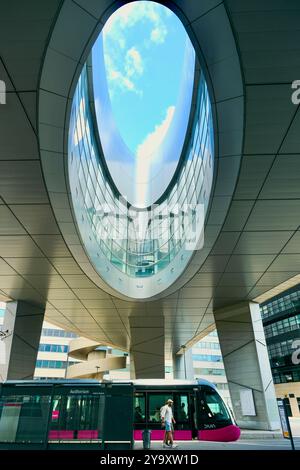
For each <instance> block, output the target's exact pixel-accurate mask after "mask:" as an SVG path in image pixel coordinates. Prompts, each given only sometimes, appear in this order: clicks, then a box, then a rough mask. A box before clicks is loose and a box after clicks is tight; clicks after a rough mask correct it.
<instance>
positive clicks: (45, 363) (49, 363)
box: [35, 359, 77, 369]
mask: <svg viewBox="0 0 300 470" xmlns="http://www.w3.org/2000/svg"><path fill="white" fill-rule="evenodd" d="M72 364H77V362H76V361H69V362H67V361H53V360H51V359H50V360H47V359H38V360H37V361H36V366H35V367H37V368H38V369H66V367H67V366H71V365H72Z"/></svg>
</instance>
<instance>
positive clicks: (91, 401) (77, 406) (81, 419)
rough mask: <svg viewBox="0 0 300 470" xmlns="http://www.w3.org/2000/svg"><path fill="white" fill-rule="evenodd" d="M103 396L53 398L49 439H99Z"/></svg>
mask: <svg viewBox="0 0 300 470" xmlns="http://www.w3.org/2000/svg"><path fill="white" fill-rule="evenodd" d="M104 400H105V397H104V395H102V394H101V395H100V394H78V395H77V394H76V395H56V396H54V398H53V402H52V404H53V406H52V415H51V429H50V433H49V439H89V440H91V439H100V438H101V436H102V432H103V419H104Z"/></svg>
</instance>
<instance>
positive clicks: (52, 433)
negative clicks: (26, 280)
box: [0, 380, 240, 450]
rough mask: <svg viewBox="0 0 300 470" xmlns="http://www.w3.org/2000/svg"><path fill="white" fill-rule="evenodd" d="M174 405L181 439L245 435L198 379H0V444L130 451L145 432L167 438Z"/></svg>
mask: <svg viewBox="0 0 300 470" xmlns="http://www.w3.org/2000/svg"><path fill="white" fill-rule="evenodd" d="M169 398H171V399H172V400H173V402H174V409H173V413H174V418H175V421H176V423H175V425H174V439H175V440H192V439H199V440H206V441H207V440H208V441H222V442H226V441H227V442H228V441H235V440H237V439H238V438H239V436H240V429H239V427H238V426H237V425H236V423H235V421H234V418H233V415H232V413H231V411H230V409H229V408H228V407H227V406H226V404H225V403H224V401H223V400H222V398H221V396H220V395H219V393H218V391H217V389H216V387H215V385H213V384H212V383H210V382H208V381H206V380H197V381H178V380H172V381H166V380H136V381H127V382H125V381H122V382H121V381H114V382H110V381H107V382H106V381H102V382H98V381H96V380H47V381H46V380H33V381H7V382H5V383H3V384H0V449H10V448H14V449H15V448H19V449H22V448H26V449H28V448H36V449H41V448H46V449H58V448H70V449H72V448H94V449H98V450H99V449H103V450H104V449H130V448H132V447H133V445H134V441H138V440H140V439H142V432H143V430H144V429H150V430H151V439H152V440H162V439H163V435H164V429H163V428H162V427H161V419H160V408H161V406H162V405H164V404H165V402H166V401H167V400H168V399H169Z"/></svg>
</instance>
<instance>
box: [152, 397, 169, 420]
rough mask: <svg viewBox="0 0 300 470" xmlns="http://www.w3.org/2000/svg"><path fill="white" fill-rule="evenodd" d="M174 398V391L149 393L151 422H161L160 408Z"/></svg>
mask: <svg viewBox="0 0 300 470" xmlns="http://www.w3.org/2000/svg"><path fill="white" fill-rule="evenodd" d="M169 398H171V400H173V399H174V397H173V394H172V393H165V394H160V393H151V394H149V412H148V420H149V422H150V423H160V409H161V407H162V406H164V405H165V404H166V401H167V400H168V399H169Z"/></svg>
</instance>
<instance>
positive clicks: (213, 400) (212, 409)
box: [199, 389, 230, 426]
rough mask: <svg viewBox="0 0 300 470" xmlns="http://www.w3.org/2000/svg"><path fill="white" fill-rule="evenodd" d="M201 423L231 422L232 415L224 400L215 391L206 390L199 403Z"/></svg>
mask: <svg viewBox="0 0 300 470" xmlns="http://www.w3.org/2000/svg"><path fill="white" fill-rule="evenodd" d="M199 412H200V416H201V422H203V423H204V426H205V423H210V422H211V423H223V422H224V421H225V422H226V421H229V420H230V415H229V413H228V411H227V409H226V407H225V405H224V403H223V400H222V399H221V397H220V396H219V394H218V393H217V392H216V391H215V390H211V389H205V390H204V391H202V396H201V399H200V403H199Z"/></svg>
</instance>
